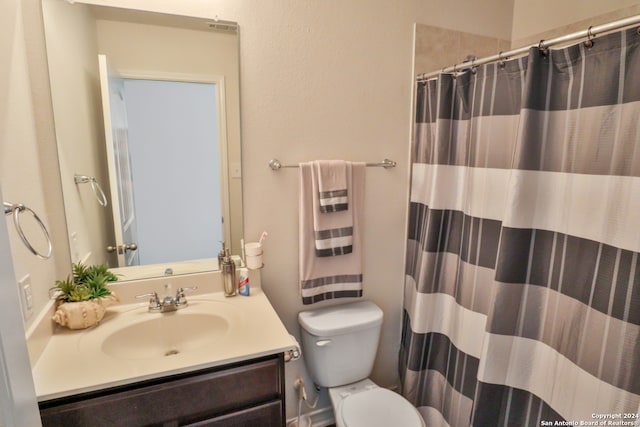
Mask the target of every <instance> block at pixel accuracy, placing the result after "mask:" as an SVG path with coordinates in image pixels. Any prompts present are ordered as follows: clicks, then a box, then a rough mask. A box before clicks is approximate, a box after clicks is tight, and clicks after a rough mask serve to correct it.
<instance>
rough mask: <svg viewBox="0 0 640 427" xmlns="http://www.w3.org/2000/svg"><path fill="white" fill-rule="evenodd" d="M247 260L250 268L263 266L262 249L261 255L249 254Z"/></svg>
mask: <svg viewBox="0 0 640 427" xmlns="http://www.w3.org/2000/svg"><path fill="white" fill-rule="evenodd" d="M245 262H246V263H247V268H248V269H249V270H257V269H259V268H262V251H260V254H259V255H247V256H246V258H245Z"/></svg>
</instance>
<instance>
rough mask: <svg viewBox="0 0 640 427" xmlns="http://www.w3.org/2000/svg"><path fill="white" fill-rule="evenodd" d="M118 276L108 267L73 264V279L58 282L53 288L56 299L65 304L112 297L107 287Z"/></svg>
mask: <svg viewBox="0 0 640 427" xmlns="http://www.w3.org/2000/svg"><path fill="white" fill-rule="evenodd" d="M116 280H118V276H116V275H115V274H113V273H112V272H110V271H109V267H107V266H106V265H89V266H87V265H84V264H82V263H77V264H73V267H72V277H67V278H66V279H65V280H57V281H56V283H55V286H54V287H53V288H52V290H53V291H54V292H56V294H57V295H56V299H57V300H59V301H63V302H77V301H86V300H90V299H94V298H102V297H106V296H109V295H111V291H110V290H109V288H108V287H107V285H108V284H109V282H115V281H116Z"/></svg>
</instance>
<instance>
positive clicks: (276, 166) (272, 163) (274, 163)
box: [269, 159, 396, 171]
mask: <svg viewBox="0 0 640 427" xmlns="http://www.w3.org/2000/svg"><path fill="white" fill-rule="evenodd" d="M298 166H299V165H283V164H282V163H280V160H278V159H271V160H269V167H270V168H271V170H274V171H277V170H280V169H282V168H297V167H298ZM365 166H367V167H382V168H385V169H389V168H395V167H396V162H394V161H393V160H389V159H384V160H382V161H381V162H378V163H366V164H365Z"/></svg>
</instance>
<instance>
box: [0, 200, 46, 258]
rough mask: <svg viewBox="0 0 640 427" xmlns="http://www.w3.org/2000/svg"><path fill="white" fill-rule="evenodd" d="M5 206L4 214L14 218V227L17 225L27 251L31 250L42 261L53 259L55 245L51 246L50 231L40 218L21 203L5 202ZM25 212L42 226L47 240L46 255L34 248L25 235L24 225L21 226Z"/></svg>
mask: <svg viewBox="0 0 640 427" xmlns="http://www.w3.org/2000/svg"><path fill="white" fill-rule="evenodd" d="M3 206H4V214H5V215H11V216H13V225H15V227H16V231H17V232H18V236H20V239H21V240H22V243H24V245H25V246H26V247H27V249H29V251H30V252H31V253H32V254H34V255H35V256H37V257H38V258H41V259H49V258H51V253H52V252H53V245H52V244H51V236H49V231H48V230H47V227H46V226H45V225H44V223H43V222H42V220H41V219H40V217H39V216H38V215H37V214H36V213H35V212H34V211H33V210H32V209H31V208H28V207H26V206H25V205H23V204H21V203H11V202H3ZM25 211H26V212H29V213H30V214H31V216H33V218H34V219H35V220H36V222H37V223H38V225H39V226H40V229H41V230H42V233H43V234H44V237H45V239H46V240H47V246H48V249H47V253H46V254H42V253H40V252H38V251H37V250H36V249H35V248H34V247H33V245H32V244H31V242H29V239H27V236H26V235H25V234H24V230H23V229H22V225H20V213H22V212H25Z"/></svg>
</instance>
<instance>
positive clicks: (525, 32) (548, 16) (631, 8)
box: [511, 0, 640, 47]
mask: <svg viewBox="0 0 640 427" xmlns="http://www.w3.org/2000/svg"><path fill="white" fill-rule="evenodd" d="M638 13H640V4H638V2H637V1H636V0H607V1H602V0H563V1H557V0H537V1H531V0H514V5H513V31H512V34H511V40H512V42H513V47H520V46H523V45H525V44H531V43H534V42H537V41H539V40H541V39H545V38H546V39H548V38H552V37H557V36H560V35H563V34H567V33H569V32H574V31H581V30H586V29H587V28H589V26H590V25H598V24H603V23H606V22H610V21H614V20H616V19H620V18H624V17H627V16H631V15H635V14H638ZM571 24H574V25H571Z"/></svg>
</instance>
